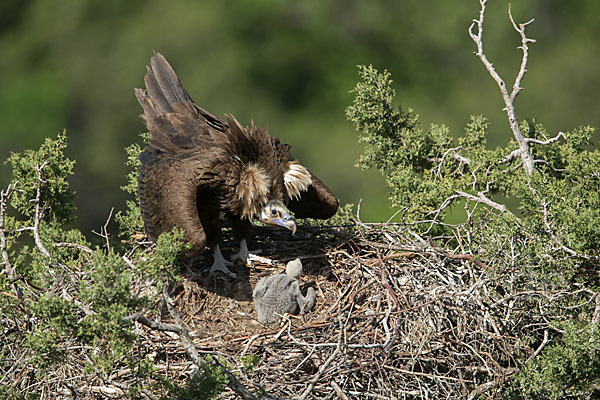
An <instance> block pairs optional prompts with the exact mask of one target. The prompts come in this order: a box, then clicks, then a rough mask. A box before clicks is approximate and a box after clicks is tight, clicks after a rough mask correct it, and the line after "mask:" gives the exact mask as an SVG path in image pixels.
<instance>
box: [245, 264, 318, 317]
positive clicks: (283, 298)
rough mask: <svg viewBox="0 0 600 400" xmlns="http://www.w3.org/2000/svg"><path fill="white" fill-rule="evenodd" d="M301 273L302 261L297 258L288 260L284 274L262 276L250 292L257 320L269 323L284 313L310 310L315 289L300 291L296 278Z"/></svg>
mask: <svg viewBox="0 0 600 400" xmlns="http://www.w3.org/2000/svg"><path fill="white" fill-rule="evenodd" d="M300 275H302V263H301V262H300V259H299V258H297V259H295V260H293V261H290V262H289V263H288V264H287V266H286V268H285V274H277V275H272V276H269V277H265V278H262V279H261V280H259V281H258V283H257V284H256V287H255V288H254V291H253V292H252V298H253V299H254V305H255V306H256V314H257V315H258V322H260V323H261V324H265V325H269V324H274V323H276V322H278V321H279V318H280V317H281V316H282V315H283V314H285V313H290V314H298V312H304V311H310V310H312V309H313V307H314V306H315V297H316V296H315V290H314V289H313V288H308V290H307V292H306V296H303V295H302V292H301V291H300V284H299V283H298V279H299V278H300Z"/></svg>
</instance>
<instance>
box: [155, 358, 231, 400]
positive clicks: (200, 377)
mask: <svg viewBox="0 0 600 400" xmlns="http://www.w3.org/2000/svg"><path fill="white" fill-rule="evenodd" d="M209 363H210V357H209V356H206V358H205V363H204V364H202V366H201V367H200V368H199V369H198V370H197V371H196V373H195V374H194V375H193V376H192V377H191V378H190V379H189V380H188V381H186V383H185V385H183V386H181V385H177V384H176V383H174V382H172V381H169V380H166V379H161V380H160V382H161V386H163V387H164V388H165V389H167V395H165V396H164V397H162V399H165V400H166V399H172V398H175V399H178V400H185V399H198V400H210V399H214V398H215V397H216V396H217V395H218V394H219V393H221V392H222V391H223V388H224V387H225V384H226V383H227V376H226V375H225V373H224V371H223V368H221V367H215V368H213V367H211V366H210V364H209Z"/></svg>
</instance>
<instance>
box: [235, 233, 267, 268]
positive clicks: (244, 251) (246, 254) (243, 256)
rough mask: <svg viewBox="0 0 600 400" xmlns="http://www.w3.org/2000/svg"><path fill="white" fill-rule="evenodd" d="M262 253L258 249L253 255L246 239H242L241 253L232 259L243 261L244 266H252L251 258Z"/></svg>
mask: <svg viewBox="0 0 600 400" xmlns="http://www.w3.org/2000/svg"><path fill="white" fill-rule="evenodd" d="M260 252H261V250H260V249H258V250H255V251H254V252H253V253H250V251H249V250H248V243H247V242H246V239H242V240H240V252H239V253H237V254H236V255H234V256H233V257H232V259H233V260H237V259H240V260H242V262H243V263H244V264H250V261H251V257H250V256H253V255H254V254H258V253H260Z"/></svg>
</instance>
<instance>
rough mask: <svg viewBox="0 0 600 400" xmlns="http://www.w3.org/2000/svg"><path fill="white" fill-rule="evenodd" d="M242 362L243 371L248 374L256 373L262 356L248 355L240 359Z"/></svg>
mask: <svg viewBox="0 0 600 400" xmlns="http://www.w3.org/2000/svg"><path fill="white" fill-rule="evenodd" d="M240 361H241V362H242V370H243V371H244V372H246V373H250V372H252V371H254V369H255V368H256V366H257V365H258V363H259V362H260V356H258V355H256V354H246V355H245V356H243V357H241V358H240Z"/></svg>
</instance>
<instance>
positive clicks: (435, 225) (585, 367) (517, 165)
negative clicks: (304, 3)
mask: <svg viewBox="0 0 600 400" xmlns="http://www.w3.org/2000/svg"><path fill="white" fill-rule="evenodd" d="M359 73H360V76H361V78H362V81H361V82H359V83H358V84H357V85H356V88H355V90H354V92H355V99H354V103H353V104H352V105H351V106H350V107H348V108H347V110H346V113H347V116H348V119H349V120H350V121H351V122H353V123H354V125H355V127H356V129H357V131H358V132H359V140H360V141H361V142H362V143H364V144H365V151H364V154H363V155H362V156H361V158H360V160H359V166H361V167H363V168H376V169H378V170H380V171H381V172H382V173H383V174H384V175H385V177H386V181H387V184H388V187H389V190H390V198H391V200H392V201H393V202H394V203H395V204H396V205H398V206H399V207H401V209H402V210H403V211H404V216H405V221H406V222H410V223H411V229H414V231H415V232H417V233H421V234H435V235H438V237H439V238H441V239H443V240H445V241H446V243H449V244H450V246H456V247H457V248H460V249H461V251H463V252H467V253H470V254H473V255H475V256H477V257H478V258H479V259H481V260H485V262H486V263H487V265H488V266H489V268H488V270H486V271H485V273H486V275H487V276H488V277H490V278H492V277H494V279H498V280H499V281H500V282H503V280H502V277H504V276H506V275H507V274H508V272H509V271H515V273H516V274H518V276H519V278H518V279H514V280H511V281H510V283H509V282H506V283H503V284H506V285H510V286H511V289H512V290H515V289H517V290H521V291H525V292H526V291H534V290H538V291H539V292H541V293H544V292H546V291H561V290H566V289H565V288H572V287H574V288H575V289H573V290H578V286H577V285H581V284H586V285H589V286H588V287H591V288H593V290H597V289H598V288H600V276H599V273H598V266H599V263H598V260H599V259H600V224H598V221H600V174H599V173H598V171H600V151H599V150H598V148H597V146H595V145H594V143H593V140H592V138H593V135H594V133H595V129H593V128H591V127H589V126H582V127H579V128H576V129H574V130H572V131H570V132H566V133H564V134H562V135H560V136H557V137H556V138H554V139H552V140H549V137H551V136H553V135H549V134H548V132H547V131H546V129H545V128H544V126H543V125H542V124H541V123H539V122H538V121H536V120H531V121H522V122H521V123H520V127H521V131H522V132H523V134H524V135H525V137H527V138H531V139H532V140H537V142H533V143H531V154H532V155H533V157H534V159H535V160H536V162H535V167H536V169H535V172H534V173H533V174H532V175H528V174H526V173H525V172H524V170H523V168H522V165H521V159H520V156H519V155H517V156H516V157H512V156H509V155H511V154H514V153H513V152H514V151H516V150H517V149H518V146H517V144H516V143H515V141H514V140H511V141H509V143H508V144H507V145H506V146H504V147H499V148H496V149H489V148H488V146H487V139H488V138H489V136H490V130H489V129H490V127H489V124H488V122H487V120H486V119H485V118H484V117H482V116H473V117H471V121H470V122H469V123H468V124H467V126H466V129H465V134H464V136H463V137H461V138H459V139H458V141H457V143H452V140H451V139H450V136H449V134H448V131H447V129H446V128H445V127H438V126H431V127H430V129H428V130H423V129H421V127H420V124H419V121H418V118H417V116H416V115H415V114H414V113H413V112H412V111H410V110H409V111H408V112H404V111H402V110H401V109H399V108H397V107H395V106H394V105H393V100H394V95H395V93H394V90H393V89H392V81H391V79H390V74H389V73H388V72H387V71H384V72H383V73H379V72H378V71H377V70H375V69H374V68H372V67H359ZM509 132H510V131H509ZM458 204H462V205H464V210H465V212H464V213H462V214H461V213H458V212H457V211H458V210H456V208H453V207H454V206H456V205H458ZM464 215H466V218H465V217H464ZM461 218H462V219H461ZM463 219H464V220H463ZM457 220H459V221H460V222H459V223H458V224H456V221H457ZM450 222H452V224H450ZM490 295H491V296H492V298H494V296H499V294H490ZM498 299H500V297H498V298H496V300H498ZM570 306H573V305H570ZM527 307H529V308H526V309H527V313H528V315H531V316H532V317H533V316H534V315H538V314H539V312H540V310H539V309H538V308H537V304H536V302H532V303H531V304H530V305H528V306H527ZM568 310H569V307H565V308H563V309H561V310H557V311H556V314H555V318H557V317H556V316H558V319H557V320H554V321H551V322H552V323H553V324H554V328H553V329H556V333H554V334H552V342H551V343H552V344H550V345H548V346H547V347H546V348H545V349H544V350H543V351H542V352H541V353H540V355H539V356H538V357H535V358H533V359H532V360H531V361H530V362H529V363H527V364H526V365H524V366H523V370H522V371H521V372H520V373H519V374H518V375H517V376H516V377H515V378H514V381H513V383H512V385H510V386H508V388H506V389H505V390H504V392H503V393H504V395H505V396H506V398H511V399H513V398H514V399H546V398H552V399H562V398H585V397H587V396H591V395H598V390H597V388H598V387H599V384H600V356H598V354H599V353H598V343H599V340H600V336H599V333H598V332H599V331H598V326H597V324H595V323H592V322H590V321H589V319H590V315H591V311H590V313H589V314H587V315H584V316H578V317H577V318H575V319H573V316H572V315H569V311H568ZM544 318H546V317H544ZM522 341H523V343H532V345H535V343H537V345H539V343H540V341H541V338H539V337H538V338H534V337H523V338H522ZM532 351H533V350H532Z"/></svg>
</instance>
